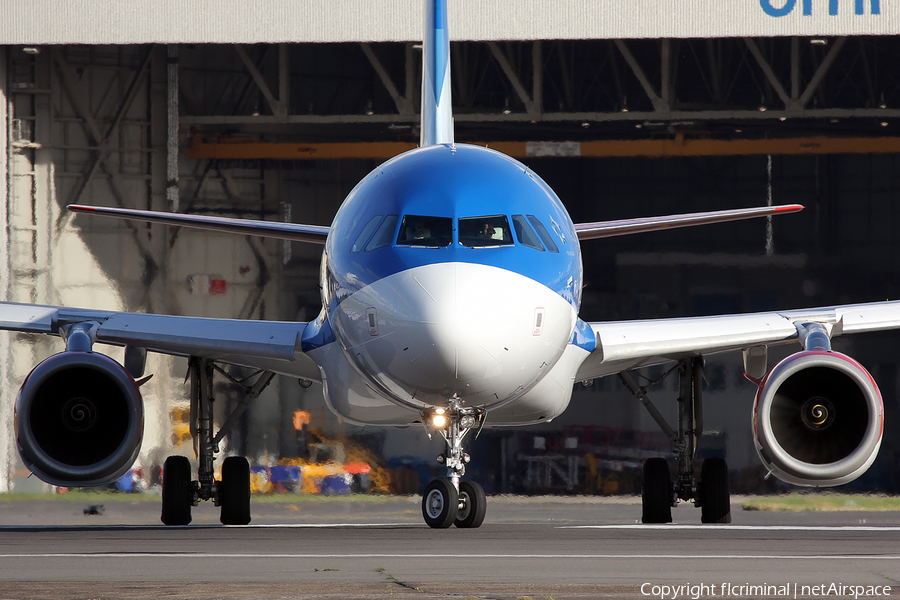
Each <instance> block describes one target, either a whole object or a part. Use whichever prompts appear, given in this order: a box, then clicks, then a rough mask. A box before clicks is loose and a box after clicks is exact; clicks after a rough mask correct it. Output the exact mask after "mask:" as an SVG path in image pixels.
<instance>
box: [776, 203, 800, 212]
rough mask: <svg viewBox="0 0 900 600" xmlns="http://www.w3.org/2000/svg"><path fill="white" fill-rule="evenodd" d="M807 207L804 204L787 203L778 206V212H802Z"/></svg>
mask: <svg viewBox="0 0 900 600" xmlns="http://www.w3.org/2000/svg"><path fill="white" fill-rule="evenodd" d="M804 208H805V207H804V206H803V205H802V204H785V205H784V206H776V207H775V212H776V213H792V212H800V211H801V210H803V209H804Z"/></svg>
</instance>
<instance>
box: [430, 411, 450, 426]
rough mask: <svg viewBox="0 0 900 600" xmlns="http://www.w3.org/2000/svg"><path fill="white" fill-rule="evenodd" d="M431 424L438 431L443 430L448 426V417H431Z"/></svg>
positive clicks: (437, 415)
mask: <svg viewBox="0 0 900 600" xmlns="http://www.w3.org/2000/svg"><path fill="white" fill-rule="evenodd" d="M441 412H443V411H441ZM431 424H432V425H434V426H435V427H437V428H438V429H443V428H444V427H446V425H447V417H445V416H444V415H440V414H435V415H434V416H433V417H431Z"/></svg>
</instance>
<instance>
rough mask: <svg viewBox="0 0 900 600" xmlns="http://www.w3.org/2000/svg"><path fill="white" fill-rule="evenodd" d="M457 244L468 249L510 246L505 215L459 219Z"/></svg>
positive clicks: (510, 237)
mask: <svg viewBox="0 0 900 600" xmlns="http://www.w3.org/2000/svg"><path fill="white" fill-rule="evenodd" d="M459 243H460V244H461V245H463V246H467V247H469V248H483V247H485V246H505V245H510V244H512V243H513V241H512V235H511V234H510V232H509V221H508V220H507V218H506V215H493V216H489V217H468V218H465V219H460V220H459Z"/></svg>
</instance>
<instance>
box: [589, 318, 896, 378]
mask: <svg viewBox="0 0 900 600" xmlns="http://www.w3.org/2000/svg"><path fill="white" fill-rule="evenodd" d="M804 323H820V324H822V325H823V326H824V327H825V328H826V329H827V330H828V331H829V334H830V335H831V336H832V337H834V336H838V335H842V334H849V333H863V332H870V331H882V330H886V329H897V328H900V301H893V302H873V303H869V304H851V305H844V306H833V307H824V308H812V309H803V310H789V311H781V312H765V313H750V314H742V315H721V316H709V317H686V318H677V319H649V320H646V321H613V322H594V323H589V325H590V327H591V329H592V330H593V332H594V336H595V338H596V342H597V345H596V348H595V350H594V351H593V352H592V353H591V354H590V355H589V356H588V357H587V358H586V359H585V361H584V362H583V363H582V364H581V367H580V368H579V369H578V373H577V375H576V379H578V380H583V379H592V378H595V377H603V376H605V375H611V374H614V373H618V372H620V371H624V370H627V369H633V368H637V367H644V366H650V365H656V364H661V363H666V362H671V361H675V360H679V359H681V358H685V357H688V356H697V355H700V354H714V353H719V352H727V351H734V350H741V349H745V348H750V347H752V346H758V345H769V344H779V343H787V342H792V341H795V340H797V339H798V330H797V326H798V325H800V324H804Z"/></svg>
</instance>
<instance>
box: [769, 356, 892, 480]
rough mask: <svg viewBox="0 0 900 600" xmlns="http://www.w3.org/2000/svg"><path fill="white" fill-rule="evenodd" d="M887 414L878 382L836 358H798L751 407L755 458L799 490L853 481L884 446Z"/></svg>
mask: <svg viewBox="0 0 900 600" xmlns="http://www.w3.org/2000/svg"><path fill="white" fill-rule="evenodd" d="M883 424H884V406H883V403H882V399H881V392H880V391H879V389H878V386H877V385H876V384H875V381H874V380H873V379H872V376H871V375H869V373H868V372H867V371H866V370H865V368H863V366H862V365H860V364H859V363H858V362H856V361H855V360H853V359H852V358H850V357H849V356H846V355H844V354H840V353H838V352H830V351H824V350H807V351H804V352H798V353H796V354H793V355H791V356H789V357H787V358H785V359H784V360H782V361H781V362H780V363H778V364H777V365H776V366H775V368H773V369H772V370H771V371H770V372H769V374H768V375H766V377H765V378H764V379H763V380H762V381H761V382H760V384H759V390H758V392H757V394H756V401H755V402H754V404H753V432H754V438H755V441H756V451H757V452H758V453H759V457H760V459H761V460H762V462H763V464H765V466H766V467H767V468H768V469H769V470H770V471H771V473H772V474H773V475H775V476H776V477H778V478H779V479H781V480H782V481H786V482H788V483H792V484H795V485H806V486H833V485H841V484H843V483H848V482H850V481H853V480H854V479H856V478H857V477H859V476H860V475H862V474H863V473H865V471H866V469H868V468H869V466H870V465H871V464H872V462H873V461H874V460H875V456H876V455H877V454H878V448H879V447H880V446H881V435H882V431H883Z"/></svg>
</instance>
